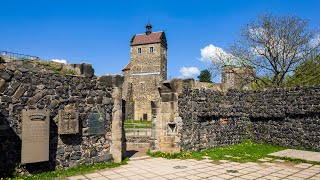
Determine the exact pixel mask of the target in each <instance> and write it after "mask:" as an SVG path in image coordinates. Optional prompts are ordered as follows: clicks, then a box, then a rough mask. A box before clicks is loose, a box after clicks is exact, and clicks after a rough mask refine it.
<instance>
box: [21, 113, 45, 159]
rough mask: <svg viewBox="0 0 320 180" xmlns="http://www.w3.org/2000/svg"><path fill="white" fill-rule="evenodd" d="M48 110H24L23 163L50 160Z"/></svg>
mask: <svg viewBox="0 0 320 180" xmlns="http://www.w3.org/2000/svg"><path fill="white" fill-rule="evenodd" d="M49 135H50V120H49V111H48V110H26V109H24V110H22V135H21V139H22V146H21V163H33V162H41V161H48V160H49Z"/></svg>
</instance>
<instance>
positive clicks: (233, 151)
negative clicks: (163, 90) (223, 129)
mask: <svg viewBox="0 0 320 180" xmlns="http://www.w3.org/2000/svg"><path fill="white" fill-rule="evenodd" d="M284 149H287V148H284V147H279V146H274V145H269V144H257V143H253V142H251V141H249V140H247V141H244V142H242V143H240V144H237V145H233V146H226V147H219V148H211V149H208V150H203V151H199V152H181V153H175V154H170V153H161V152H154V153H151V152H147V154H148V155H150V156H152V157H163V158H168V159H173V158H179V159H190V158H193V159H203V156H208V157H210V159H212V160H230V161H235V162H260V161H259V159H262V158H266V157H271V156H268V154H270V153H273V152H276V151H281V150H284ZM272 158H276V159H283V160H286V161H290V162H307V163H312V164H320V163H318V162H309V161H305V160H300V159H293V158H280V157H272Z"/></svg>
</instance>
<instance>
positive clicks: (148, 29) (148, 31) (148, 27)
mask: <svg viewBox="0 0 320 180" xmlns="http://www.w3.org/2000/svg"><path fill="white" fill-rule="evenodd" d="M146 29H147V30H146V35H149V34H151V29H152V26H151V24H150V23H148V24H147V25H146Z"/></svg>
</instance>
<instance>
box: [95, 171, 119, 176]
mask: <svg viewBox="0 0 320 180" xmlns="http://www.w3.org/2000/svg"><path fill="white" fill-rule="evenodd" d="M99 173H100V174H102V175H103V176H109V175H113V174H117V173H116V172H114V171H110V170H107V171H101V172H99Z"/></svg>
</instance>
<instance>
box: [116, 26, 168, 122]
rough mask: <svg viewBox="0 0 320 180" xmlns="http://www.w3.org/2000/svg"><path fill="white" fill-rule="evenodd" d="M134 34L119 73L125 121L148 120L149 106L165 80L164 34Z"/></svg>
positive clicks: (147, 31) (150, 112) (157, 98)
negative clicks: (122, 81) (127, 57)
mask: <svg viewBox="0 0 320 180" xmlns="http://www.w3.org/2000/svg"><path fill="white" fill-rule="evenodd" d="M151 29H152V26H151V24H149V23H148V24H147V25H146V32H145V33H143V34H136V35H134V36H133V37H132V39H131V41H130V62H129V63H128V64H127V66H126V67H125V68H124V69H123V70H122V72H123V75H124V78H125V80H124V84H123V93H122V95H123V100H124V101H125V103H126V105H125V108H126V109H125V111H126V114H125V119H133V120H151V119H152V116H153V114H152V107H151V106H152V105H151V104H152V103H153V102H155V101H157V100H159V99H160V96H159V92H158V87H159V85H160V83H161V82H162V81H164V80H166V79H167V40H166V36H165V33H164V32H163V31H160V32H152V31H151Z"/></svg>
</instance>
